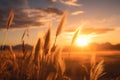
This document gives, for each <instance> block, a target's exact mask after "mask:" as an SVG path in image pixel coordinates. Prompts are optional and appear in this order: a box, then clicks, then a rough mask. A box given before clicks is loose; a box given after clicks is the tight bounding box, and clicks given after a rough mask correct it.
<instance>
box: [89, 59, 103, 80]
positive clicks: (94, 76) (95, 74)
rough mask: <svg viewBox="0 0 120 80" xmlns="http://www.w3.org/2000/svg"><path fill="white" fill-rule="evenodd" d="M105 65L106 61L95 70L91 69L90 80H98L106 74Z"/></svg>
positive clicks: (101, 62) (100, 63)
mask: <svg viewBox="0 0 120 80" xmlns="http://www.w3.org/2000/svg"><path fill="white" fill-rule="evenodd" d="M103 63H104V60H102V61H100V62H99V63H98V64H97V65H96V66H95V67H94V68H91V71H90V80H98V78H99V77H101V76H102V75H103V74H104V72H103V71H104V68H103Z"/></svg>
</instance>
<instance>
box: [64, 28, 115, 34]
mask: <svg viewBox="0 0 120 80" xmlns="http://www.w3.org/2000/svg"><path fill="white" fill-rule="evenodd" d="M74 31H75V29H74V28H72V29H67V30H66V32H74ZM109 31H114V29H113V28H83V29H82V30H81V32H80V34H91V33H95V34H105V33H107V32H109Z"/></svg>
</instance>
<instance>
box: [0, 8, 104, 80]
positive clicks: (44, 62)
mask: <svg viewBox="0 0 120 80" xmlns="http://www.w3.org/2000/svg"><path fill="white" fill-rule="evenodd" d="M66 15H67V12H65V13H64V14H63V16H62V19H61V21H60V24H59V25H58V28H57V31H56V38H55V42H56V39H57V37H58V36H59V35H60V33H61V32H62V28H63V24H64V22H65V18H66ZM13 18H14V11H13V10H11V12H10V14H9V18H8V22H7V29H9V28H10V25H11V24H12V21H13ZM79 31H80V30H79V29H77V30H76V32H75V34H74V36H73V38H72V42H71V45H73V44H74V42H75V40H76V38H77V36H78V34H79ZM25 33H26V32H24V33H23V36H22V40H23V38H24V36H25ZM55 42H54V45H53V46H52V44H51V29H50V28H49V29H48V30H47V32H46V33H45V37H44V38H39V39H38V41H37V43H36V45H35V47H34V48H33V50H32V52H29V55H26V53H25V43H24V40H23V51H22V53H23V57H22V58H21V59H19V58H17V57H16V55H15V52H14V51H13V49H12V47H11V46H10V47H9V53H11V55H12V60H11V58H8V59H6V60H4V61H2V59H0V80H70V78H69V77H67V76H65V70H66V65H65V62H64V59H63V58H62V56H61V53H62V50H61V49H60V48H58V47H57V46H56V45H55ZM51 47H52V48H54V50H51ZM6 55H7V54H6ZM103 62H104V61H101V62H99V63H98V64H97V65H96V63H95V62H93V63H92V64H94V65H93V66H92V67H91V70H90V73H88V70H87V68H86V67H85V68H84V69H86V72H87V74H89V76H90V79H89V80H98V78H99V77H100V76H101V75H102V74H103V70H104V68H103ZM1 65H2V66H1ZM83 80H87V77H86V76H84V77H83Z"/></svg>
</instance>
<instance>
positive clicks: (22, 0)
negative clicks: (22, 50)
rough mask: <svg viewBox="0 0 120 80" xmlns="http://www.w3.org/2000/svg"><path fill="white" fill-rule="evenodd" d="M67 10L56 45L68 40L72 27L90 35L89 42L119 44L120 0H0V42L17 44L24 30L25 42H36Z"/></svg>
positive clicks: (55, 24) (57, 22)
mask: <svg viewBox="0 0 120 80" xmlns="http://www.w3.org/2000/svg"><path fill="white" fill-rule="evenodd" d="M11 9H13V10H14V11H15V17H14V20H13V23H12V25H11V27H10V29H9V30H8V32H7V31H6V21H7V19H8V15H9V12H10V10H11ZM64 11H68V17H67V19H66V24H65V25H64V28H63V33H62V34H61V35H60V36H59V38H58V41H60V42H59V44H63V43H66V44H68V43H70V42H71V38H72V35H73V34H74V31H75V30H76V28H78V27H81V32H80V34H81V35H86V36H91V37H92V38H91V39H92V40H91V41H92V42H97V43H105V42H110V43H112V44H117V43H120V38H119V34H120V0H0V45H1V44H2V43H3V41H4V39H5V37H7V38H6V39H7V40H6V44H11V45H15V44H19V43H21V37H22V34H23V32H24V30H25V29H27V28H28V32H29V37H27V36H26V37H25V41H26V43H28V44H34V43H36V41H37V39H38V38H39V37H41V36H42V35H44V33H45V32H46V30H47V29H48V25H49V23H50V22H51V23H52V31H53V37H52V39H54V35H55V31H56V28H57V25H58V24H59V22H60V19H61V15H62V14H63V12H64Z"/></svg>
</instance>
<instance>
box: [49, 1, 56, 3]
mask: <svg viewBox="0 0 120 80" xmlns="http://www.w3.org/2000/svg"><path fill="white" fill-rule="evenodd" d="M48 1H50V2H52V3H54V2H57V0H48Z"/></svg>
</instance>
